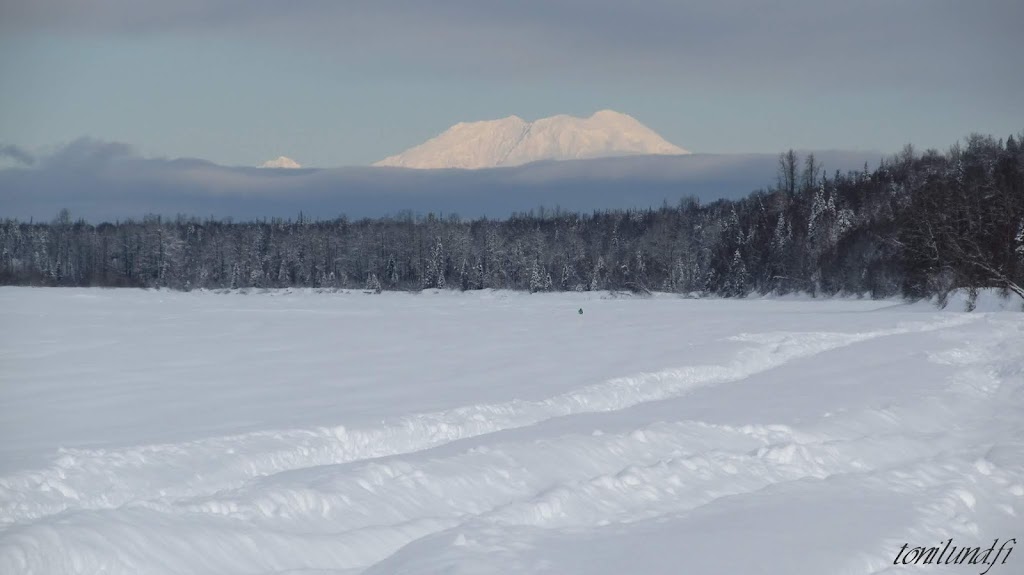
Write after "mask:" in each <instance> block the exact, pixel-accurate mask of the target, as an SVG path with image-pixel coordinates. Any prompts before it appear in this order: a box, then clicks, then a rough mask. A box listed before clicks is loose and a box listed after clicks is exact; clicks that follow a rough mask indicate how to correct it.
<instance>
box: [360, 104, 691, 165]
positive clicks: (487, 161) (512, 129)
mask: <svg viewBox="0 0 1024 575" xmlns="http://www.w3.org/2000/svg"><path fill="white" fill-rule="evenodd" d="M688 153H689V152H688V151H686V150H684V149H682V148H680V147H678V146H675V145H673V144H670V143H669V142H667V141H665V139H664V138H662V137H661V136H659V135H658V134H657V133H655V132H654V130H651V129H650V128H648V127H647V126H645V125H643V124H641V123H640V122H638V121H637V120H636V119H635V118H633V117H631V116H628V115H626V114H622V113H619V112H615V111H612V110H601V111H599V112H596V113H594V114H593V115H592V116H590V117H589V118H577V117H574V116H567V115H558V116H552V117H550V118H542V119H540V120H536V121H534V122H527V121H525V120H523V119H522V118H519V117H518V116H509V117H507V118H502V119H500V120H486V121H482V122H461V123H458V124H456V125H454V126H452V127H451V128H448V129H447V130H446V131H445V132H444V133H442V134H441V135H439V136H437V137H435V138H432V139H430V140H427V141H426V142H424V143H422V144H420V145H418V146H416V147H413V148H410V149H409V150H406V151H404V152H402V153H401V154H398V155H395V156H390V157H387V158H384V159H383V160H381V161H379V162H377V163H375V164H374V165H375V166H393V167H401V168H419V169H432V168H463V169H479V168H494V167H500V166H519V165H522V164H528V163H531V162H537V161H541V160H580V159H591V158H604V157H611V156H630V155H650V154H657V155H680V154H688Z"/></svg>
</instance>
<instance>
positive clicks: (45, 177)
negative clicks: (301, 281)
mask: <svg viewBox="0 0 1024 575" xmlns="http://www.w3.org/2000/svg"><path fill="white" fill-rule="evenodd" d="M816 156H818V158H819V159H820V160H821V161H822V162H823V163H824V164H825V167H826V168H827V169H829V170H835V169H839V170H847V169H857V168H859V167H861V166H862V165H863V164H864V163H865V162H870V163H872V164H875V163H877V161H878V159H879V158H880V154H877V153H858V152H816ZM776 162H777V158H776V156H775V155H771V154H747V155H709V154H694V155H690V156H641V157H627V158H607V159H600V160H578V161H569V162H549V163H536V164H529V165H526V166H519V167H515V168H496V169H489V170H474V171H465V170H407V169H400V168H371V167H358V168H339V169H329V170H316V169H287V170H286V169H267V168H248V167H228V166H220V165H217V164H213V163H211V162H207V161H204V160H197V159H153V158H143V157H140V156H138V155H137V154H135V153H133V151H132V148H131V147H130V146H128V145H125V144H121V143H113V142H102V141H97V140H89V139H82V140H78V141H75V142H73V143H71V144H69V145H67V146H65V147H63V148H61V149H59V150H58V151H57V152H55V153H53V154H51V155H49V156H46V157H44V158H38V159H36V162H35V166H33V167H15V168H8V169H3V170H0V217H14V218H19V219H29V218H34V219H44V220H47V219H50V218H52V217H53V216H54V215H55V214H56V213H57V212H58V211H59V210H61V209H62V208H67V209H69V210H71V212H72V215H73V216H74V217H81V218H85V219H87V220H89V221H93V222H100V221H111V220H116V219H125V218H140V217H142V216H143V215H146V214H159V215H163V216H175V215H178V214H185V215H190V216H198V217H206V216H214V217H219V218H223V217H232V218H235V219H250V218H265V217H295V216H296V215H298V213H299V212H300V211H301V212H303V213H304V214H305V215H307V216H311V217H316V218H333V217H337V216H339V215H342V214H345V215H347V216H349V217H352V218H359V217H380V216H387V215H394V214H396V213H398V212H401V211H404V210H411V211H413V212H414V213H421V214H425V213H429V212H433V213H444V214H452V213H458V214H459V215H461V216H463V217H477V216H489V217H507V216H508V215H510V214H512V213H513V212H523V211H527V210H530V209H534V208H537V207H540V206H544V207H546V208H549V209H550V208H555V207H561V208H563V209H568V210H580V211H591V210H600V209H614V208H647V207H658V206H660V205H662V203H663V202H666V201H667V202H669V203H670V204H674V203H676V202H678V201H679V199H680V198H682V197H686V196H694V197H697V198H700V199H701V200H702V201H713V200H716V199H719V198H737V197H742V196H745V195H747V194H749V193H750V192H751V191H753V190H755V189H758V188H763V187H767V186H769V185H771V184H772V182H774V178H775V169H776V165H777V164H776Z"/></svg>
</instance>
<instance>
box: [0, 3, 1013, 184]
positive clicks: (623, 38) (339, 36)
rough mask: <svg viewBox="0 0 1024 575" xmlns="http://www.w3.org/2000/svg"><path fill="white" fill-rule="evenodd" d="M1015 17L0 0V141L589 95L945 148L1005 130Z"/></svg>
mask: <svg viewBox="0 0 1024 575" xmlns="http://www.w3.org/2000/svg"><path fill="white" fill-rule="evenodd" d="M1022 22H1024V2H1020V1H985V0H980V1H973V2H963V1H944V0H888V1H881V0H867V1H862V2H824V1H821V0H819V1H816V2H810V1H804V0H798V1H794V2H755V1H749V0H748V1H739V0H725V1H721V0H719V1H710V0H708V1H704V2H688V1H678V0H675V1H670V0H634V1H630V2H611V1H608V0H518V1H514V2H513V1H509V2H496V1H488V0H448V1H437V2H422V1H413V0H376V1H358V0H356V1H346V2H334V1H326V0H293V1H290V2H269V1H266V0H245V1H243V0H206V1H199V0H177V1H175V2H139V1H137V0H98V1H94V2H82V1H80V0H33V1H32V2H24V1H17V2H15V1H11V0H0V78H2V80H3V84H4V86H5V89H4V90H3V91H0V145H2V146H7V148H3V149H0V156H3V158H4V159H3V161H5V162H11V161H15V156H13V155H12V154H11V153H9V152H10V151H11V150H28V151H31V152H33V153H35V154H37V155H39V154H44V155H45V154H46V153H48V152H53V151H54V150H56V149H58V146H59V145H60V144H63V143H68V142H72V141H75V140H76V139H78V138H80V137H91V138H94V139H98V140H105V141H118V142H129V143H131V144H132V145H133V146H135V148H136V149H137V150H138V151H139V152H140V153H142V154H143V155H145V156H157V157H170V158H174V157H197V158H205V159H208V160H211V161H214V162H217V163H221V164H229V165H254V164H256V163H258V162H260V161H262V160H265V159H269V158H272V157H276V156H278V155H282V154H283V155H287V156H290V157H293V158H295V159H296V160H298V161H300V162H301V163H303V164H304V165H312V166H322V167H332V166H343V165H365V164H368V163H370V162H373V161H375V160H378V159H380V158H383V157H384V156H387V155H389V154H393V153H397V152H399V151H401V150H403V149H405V148H407V147H410V146H412V145H415V144H417V143H419V142H421V141H423V140H425V139H427V138H429V137H432V136H434V135H436V134H438V133H439V132H441V131H442V130H444V129H445V128H447V127H448V126H449V125H451V124H453V123H455V122H458V121H469V120H478V119H487V118H497V117H504V116H508V115H510V114H517V115H519V116H521V117H524V118H526V119H536V118H538V117H543V116H549V115H553V114H558V113H570V114H576V115H589V114H590V113H592V112H593V111H595V110H598V109H602V108H611V109H615V110H618V111H621V112H625V113H628V114H630V115H633V116H635V117H636V118H637V119H639V120H640V121H642V122H644V123H645V124H647V125H649V126H650V127H652V128H653V129H655V130H656V131H658V132H659V133H661V134H662V135H663V136H665V137H666V138H667V139H668V140H670V141H671V142H673V143H675V144H677V145H680V146H683V147H686V148H688V149H691V150H694V151H698V152H729V153H732V152H769V153H774V152H778V151H780V150H783V149H787V148H791V147H792V148H802V149H855V150H878V151H883V152H889V151H895V150H896V149H898V148H899V147H900V146H902V144H904V143H906V142H913V143H915V145H917V146H918V147H919V148H925V147H939V148H945V147H946V146H948V145H950V144H952V143H953V142H954V141H956V140H957V139H959V138H962V137H963V136H965V135H967V134H968V133H970V132H972V131H979V132H984V133H992V134H994V135H996V136H1000V137H1005V136H1006V135H1008V134H1010V133H1016V132H1018V131H1020V130H1021V128H1024V105H1022V104H1021V102H1022V101H1024V98H1022V97H1021V94H1022V93H1024V74H1022V73H1021V72H1020V67H1021V65H1020V58H1021V55H1022V53H1024V50H1022V48H1024V34H1021V31H1020V30H1021V23H1022ZM12 146H17V148H13V147H12ZM3 150H7V151H3Z"/></svg>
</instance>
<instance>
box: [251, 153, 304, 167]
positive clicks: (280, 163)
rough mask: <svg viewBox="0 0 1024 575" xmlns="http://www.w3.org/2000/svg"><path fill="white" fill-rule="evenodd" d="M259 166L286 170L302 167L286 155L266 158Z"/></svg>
mask: <svg viewBox="0 0 1024 575" xmlns="http://www.w3.org/2000/svg"><path fill="white" fill-rule="evenodd" d="M260 167H261V168H283V169H288V170H295V169H298V168H301V167H302V164H300V163H298V162H296V161H295V160H293V159H291V158H289V157H288V156H278V157H276V158H274V159H273V160H267V161H266V162H263V163H262V164H260Z"/></svg>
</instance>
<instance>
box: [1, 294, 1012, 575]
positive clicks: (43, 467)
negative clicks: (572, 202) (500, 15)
mask: <svg viewBox="0 0 1024 575" xmlns="http://www.w3.org/2000/svg"><path fill="white" fill-rule="evenodd" d="M580 307H583V309H584V312H585V313H584V314H583V315H582V316H581V315H579V314H578V313H577V309H578V308H580ZM950 538H952V539H953V544H954V545H964V546H982V547H988V546H990V545H991V544H992V542H993V540H995V539H997V538H998V539H999V540H1000V542H1005V541H1006V540H1007V539H1010V538H1016V539H1017V541H1019V542H1020V545H1018V547H1019V548H1018V549H1017V550H1015V551H1014V552H1013V554H1012V555H1010V556H1009V557H1008V560H1007V562H1006V563H1005V564H999V565H994V566H992V568H991V570H989V571H988V573H994V574H997V575H998V574H1007V575H1009V574H1013V573H1022V572H1024V314H1021V313H1014V312H994V313H979V312H975V313H972V314H965V313H959V312H956V311H952V310H947V311H937V310H935V309H934V308H932V307H929V306H927V305H926V304H918V305H903V304H901V303H899V302H895V301H888V302H878V301H869V300H831V301H813V300H812V301H792V300H738V301H733V300H686V299H680V298H676V297H669V296H660V297H655V298H651V299H630V298H610V297H608V296H607V295H606V296H605V297H604V298H602V297H601V296H599V295H597V294H560V295H532V296H531V295H528V294H508V293H476V294H459V293H443V294H429V293H428V294H420V295H411V294H387V293H385V294H383V295H379V296H378V295H366V294H363V293H361V292H352V293H347V294H346V293H322V294H318V293H312V292H294V293H289V292H271V293H252V294H248V295H246V294H239V293H232V294H216V293H199V292H192V293H174V292H165V291H160V292H157V291H141V290H98V289H97V290H87V289H86V290H73V289H30V288H0V573H4V574H7V573H10V574H15V573H19V574H20V573H112V574H116V573H131V574H145V573H181V574H193V573H211V574H232V573H253V574H255V573H292V574H298V573H305V574H313V573H318V574H324V573H367V574H371V573H372V574H392V573H406V574H425V573H460V574H470V573H509V574H513V573H551V574H574V573H577V574H601V573H606V574H640V573H666V574H668V573H673V574H675V573H683V574H686V573H702V574H733V573H735V574H752V573H777V574H787V575H799V574H807V575H821V574H828V573H850V574H853V573H857V574H867V573H880V572H886V573H888V572H893V573H904V572H905V573H922V574H928V575H932V574H938V573H964V574H968V573H970V574H974V573H981V572H982V571H984V570H985V567H984V566H980V565H977V566H971V565H960V566H956V565H949V566H936V565H929V566H925V565H917V566H914V565H909V566H906V567H902V566H901V567H899V568H896V567H893V565H892V564H893V561H894V559H895V558H896V556H897V553H898V552H899V551H900V549H901V546H903V545H904V544H909V546H910V547H911V548H912V547H915V546H936V545H939V544H940V543H942V542H945V541H947V540H948V539H950Z"/></svg>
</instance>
